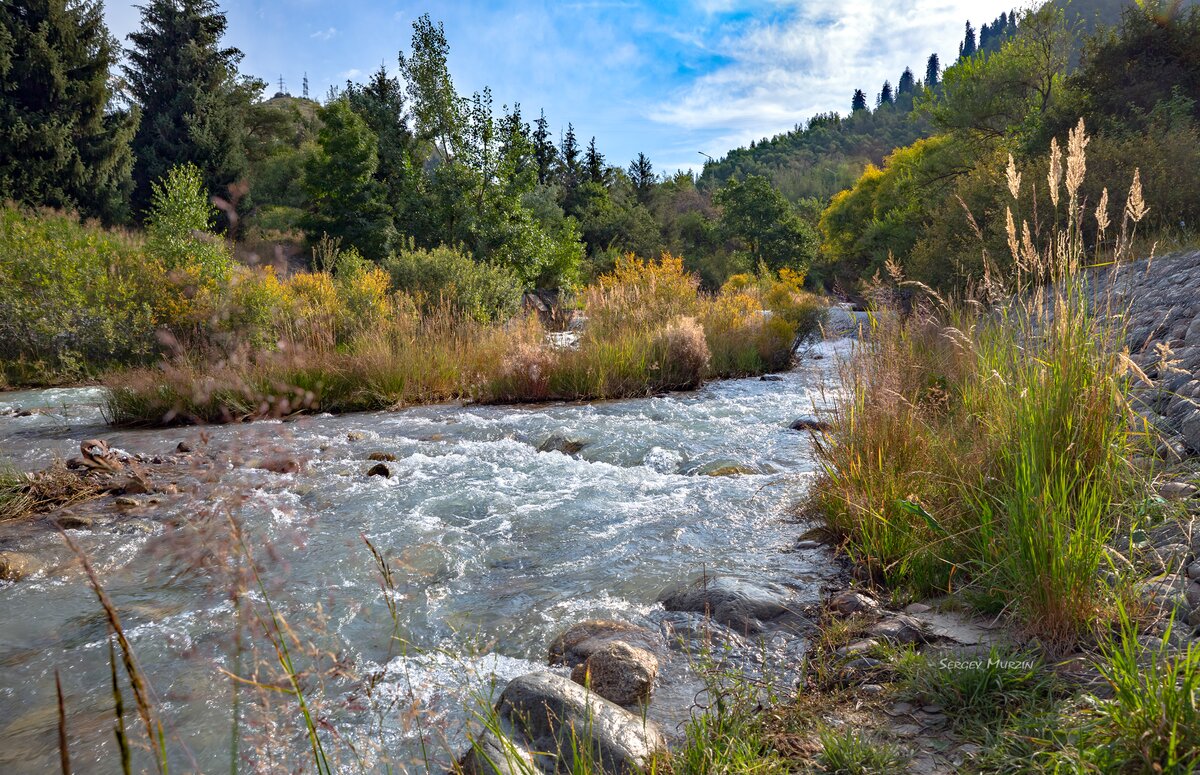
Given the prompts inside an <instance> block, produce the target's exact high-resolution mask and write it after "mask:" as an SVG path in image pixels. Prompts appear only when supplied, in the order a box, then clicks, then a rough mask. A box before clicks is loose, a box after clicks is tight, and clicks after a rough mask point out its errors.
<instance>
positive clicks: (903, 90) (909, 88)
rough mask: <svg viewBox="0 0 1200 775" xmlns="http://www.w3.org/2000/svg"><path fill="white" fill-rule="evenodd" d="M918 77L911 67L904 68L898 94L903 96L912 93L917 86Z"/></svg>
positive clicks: (897, 88)
mask: <svg viewBox="0 0 1200 775" xmlns="http://www.w3.org/2000/svg"><path fill="white" fill-rule="evenodd" d="M916 84H917V81H916V77H915V76H914V75H913V71H912V68H911V67H906V68H904V72H903V73H902V74H901V75H900V83H899V84H898V85H897V86H896V95H897V96H903V95H905V94H912V93H913V90H914V89H915V88H916Z"/></svg>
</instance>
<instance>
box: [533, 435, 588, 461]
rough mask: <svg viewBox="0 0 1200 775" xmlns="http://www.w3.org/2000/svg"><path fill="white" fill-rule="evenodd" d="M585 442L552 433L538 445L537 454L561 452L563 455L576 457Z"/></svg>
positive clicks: (584, 445) (585, 444)
mask: <svg viewBox="0 0 1200 775" xmlns="http://www.w3.org/2000/svg"><path fill="white" fill-rule="evenodd" d="M586 446H587V442H586V441H584V440H583V439H576V438H571V437H570V436H564V435H563V434H561V433H552V434H551V435H550V437H549V438H547V439H546V440H545V441H543V442H542V443H541V444H539V445H538V452H561V453H563V454H564V455H570V456H574V455H578V454H579V453H580V452H581V451H582V450H583V448H584V447H586Z"/></svg>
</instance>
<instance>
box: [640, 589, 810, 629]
mask: <svg viewBox="0 0 1200 775" xmlns="http://www.w3.org/2000/svg"><path fill="white" fill-rule="evenodd" d="M789 598H790V593H789V592H788V590H787V589H785V588H783V587H781V586H780V585H778V584H773V583H771V582H750V581H744V580H742V579H738V578H734V577H732V576H701V577H700V578H698V579H695V580H693V581H691V582H689V583H687V584H684V585H682V586H679V587H675V588H673V589H669V590H667V591H666V592H664V593H663V594H662V595H661V596H660V597H659V602H661V603H662V604H663V607H664V608H666V609H667V610H668V611H692V612H695V613H701V614H705V615H707V616H710V617H712V618H713V619H714V620H715V621H717V622H720V623H721V624H724V625H725V626H726V627H730V628H732V629H734V630H736V631H737V632H740V633H744V634H747V635H753V634H757V633H760V632H762V630H763V622H766V621H770V620H773V619H778V618H779V617H782V616H784V615H785V614H787V613H789V612H790V609H789V607H788V600H789Z"/></svg>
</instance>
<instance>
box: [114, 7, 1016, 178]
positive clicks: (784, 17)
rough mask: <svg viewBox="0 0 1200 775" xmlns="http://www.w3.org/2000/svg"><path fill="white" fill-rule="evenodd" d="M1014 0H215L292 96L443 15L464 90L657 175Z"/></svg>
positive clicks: (909, 58)
mask: <svg viewBox="0 0 1200 775" xmlns="http://www.w3.org/2000/svg"><path fill="white" fill-rule="evenodd" d="M1013 2H1014V0H907V1H906V2H878V1H875V2H872V1H871V0H834V1H833V2H828V1H825V2H821V1H820V0H790V1H789V0H696V1H695V2H684V1H683V0H663V1H662V2H638V1H637V0H580V1H579V2H570V1H569V0H568V1H567V2H552V1H550V0H493V1H492V2H482V1H477V0H466V1H462V2H445V1H443V2H441V3H430V2H428V0H426V1H425V2H417V3H414V2H395V1H392V2H388V1H386V0H338V1H337V2H332V1H331V0H272V1H268V0H236V2H235V1H234V0H224V2H222V3H221V5H222V7H223V8H224V10H225V11H226V13H227V15H228V18H229V31H228V35H227V42H228V43H229V44H231V45H234V46H237V47H238V48H240V49H241V50H242V51H243V52H244V53H245V60H244V61H243V63H242V69H243V71H244V72H246V73H250V74H253V75H256V76H259V77H260V78H263V79H264V80H267V81H269V82H271V83H272V86H271V87H270V89H269V91H270V92H274V91H275V90H276V89H277V88H278V86H277V83H276V82H277V80H278V78H279V77H280V76H282V77H283V79H284V83H285V87H286V89H287V91H289V92H291V93H292V94H299V93H300V87H301V80H302V78H303V76H304V74H305V73H307V74H308V79H309V85H310V92H311V94H312V95H313V96H314V97H322V96H324V94H325V93H326V92H327V90H328V89H329V87H330V86H331V85H335V84H337V85H341V84H344V82H345V81H346V79H354V80H361V79H363V78H365V77H366V75H368V74H369V73H370V72H372V71H374V70H375V69H377V68H378V67H379V65H380V64H383V65H386V66H387V67H388V69H389V70H392V71H394V70H395V67H396V54H397V52H398V51H399V50H401V49H404V50H407V49H408V46H409V40H410V37H411V32H412V26H411V25H412V21H413V19H415V18H416V17H417V16H419V15H420V14H422V13H424V12H426V11H429V13H430V14H431V15H432V17H433V18H434V20H435V21H437V20H440V21H442V22H444V23H445V27H446V35H447V37H448V39H449V42H450V69H451V73H452V74H453V77H454V79H455V85H456V87H457V88H458V90H459V92H460V93H462V94H464V95H466V94H470V93H471V92H473V91H476V90H478V89H482V88H483V87H484V86H490V87H491V88H492V92H493V94H494V98H495V102H496V105H497V107H499V106H500V105H503V104H511V103H514V102H519V103H520V104H521V107H522V110H523V112H524V113H525V115H526V116H527V117H529V118H530V119H532V118H534V117H536V116H537V113H538V111H539V110H545V112H546V116H547V118H548V119H549V120H550V123H551V125H552V126H553V127H555V128H556V129H559V128H563V129H565V127H566V125H567V122H568V121H570V122H573V123H574V125H575V128H576V131H577V133H578V134H579V136H580V138H581V139H582V141H583V142H586V140H587V138H590V137H591V136H593V135H594V136H596V138H597V144H598V146H599V147H600V150H601V151H602V152H603V153H605V154H606V155H607V156H608V158H609V161H610V162H611V163H621V164H627V163H628V160H629V159H631V158H632V157H633V156H635V155H636V154H637V153H638V152H639V151H642V152H645V153H646V154H647V155H648V156H650V158H651V160H652V161H653V162H654V164H655V167H656V168H657V169H659V170H667V169H687V168H691V167H695V168H697V169H698V168H699V167H700V166H701V164H702V162H703V157H702V156H701V155H700V152H704V153H707V154H711V155H713V156H716V157H720V156H721V155H723V154H724V153H725V152H726V151H728V150H729V149H730V148H734V147H737V146H739V145H744V144H746V143H748V142H749V141H750V140H753V139H757V138H761V137H764V136H768V135H772V134H775V133H778V132H781V131H785V130H788V129H791V128H792V127H793V126H794V125H796V124H797V123H802V122H803V121H804V120H805V119H806V118H808V117H809V116H811V115H812V114H814V113H817V112H823V111H829V110H837V111H839V112H845V111H846V110H847V109H848V107H849V104H850V95H851V94H852V92H853V91H854V89H855V88H862V89H864V90H865V91H867V92H868V94H870V95H872V97H873V96H874V95H875V94H876V93H877V92H878V91H879V87H880V85H881V84H882V83H883V81H884V79H885V78H886V79H889V80H891V82H892V84H893V85H894V84H895V83H896V80H897V79H898V78H899V75H900V73H901V72H903V70H904V68H905V66H911V67H912V68H913V71H914V72H915V73H917V75H918V77H921V76H922V75H923V73H924V67H925V59H926V57H928V56H929V54H930V53H932V52H935V51H936V52H938V54H939V55H940V56H941V57H942V61H943V62H946V61H948V60H950V59H952V58H953V55H954V54H956V53H957V46H958V41H960V40H961V38H962V29H963V23H964V22H965V21H966V20H967V19H970V20H971V22H972V23H973V24H974V25H975V26H976V27H978V26H979V25H980V24H982V23H984V22H987V21H990V20H991V19H993V18H994V17H996V16H997V15H999V13H1000V12H1001V11H1003V10H1007V9H1009V8H1011V7H1012V3H1013ZM136 4H137V2H136V1H135V2H128V1H127V0H108V1H107V2H106V4H105V5H106V15H107V17H108V22H109V26H110V28H111V29H112V32H113V34H114V35H116V36H118V37H119V38H122V39H124V36H125V35H126V34H128V33H129V32H131V31H132V30H133V29H134V28H135V27H136V26H137V24H138V18H139V12H138V11H137V9H136V8H135V5H136Z"/></svg>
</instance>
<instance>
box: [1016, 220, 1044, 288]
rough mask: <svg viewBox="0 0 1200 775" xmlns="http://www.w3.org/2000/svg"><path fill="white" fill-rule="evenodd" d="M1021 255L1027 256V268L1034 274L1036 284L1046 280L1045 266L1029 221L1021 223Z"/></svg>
mask: <svg viewBox="0 0 1200 775" xmlns="http://www.w3.org/2000/svg"><path fill="white" fill-rule="evenodd" d="M1021 253H1022V255H1024V256H1025V266H1026V267H1027V268H1028V269H1029V271H1030V272H1031V273H1032V274H1033V280H1034V282H1041V281H1042V280H1044V279H1045V277H1044V271H1045V266H1044V265H1043V263H1042V256H1041V254H1040V253H1039V252H1038V250H1037V248H1035V247H1034V245H1033V234H1032V233H1031V232H1030V231H1029V221H1022V222H1021Z"/></svg>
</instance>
